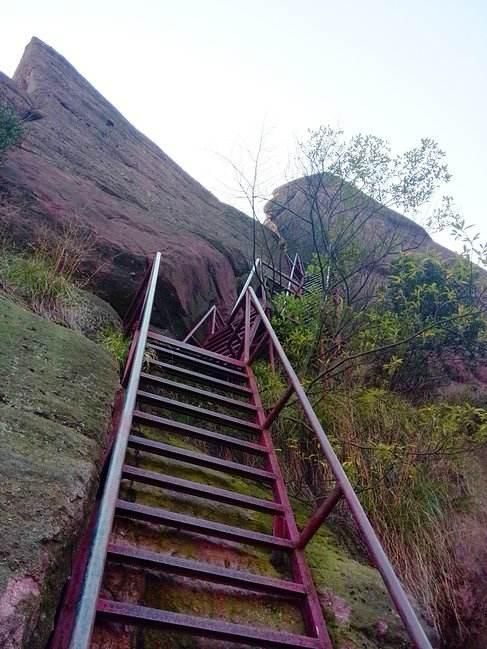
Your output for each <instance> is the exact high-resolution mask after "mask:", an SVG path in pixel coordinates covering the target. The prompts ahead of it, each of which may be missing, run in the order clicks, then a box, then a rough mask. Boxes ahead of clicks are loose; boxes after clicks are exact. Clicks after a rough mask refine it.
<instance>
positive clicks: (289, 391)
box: [264, 384, 294, 428]
mask: <svg viewBox="0 0 487 649" xmlns="http://www.w3.org/2000/svg"><path fill="white" fill-rule="evenodd" d="M293 392H294V387H293V385H292V384H289V385H288V386H287V388H286V391H285V392H284V394H283V395H282V397H281V398H280V399H279V401H278V402H277V403H276V405H275V406H274V408H273V409H272V410H271V411H270V413H269V414H268V415H267V417H266V420H265V422H264V428H269V427H270V426H271V425H272V423H273V421H274V419H276V417H278V416H279V415H280V414H281V410H282V409H283V408H284V406H285V405H286V403H287V402H288V400H289V397H290V396H291V395H292V393H293Z"/></svg>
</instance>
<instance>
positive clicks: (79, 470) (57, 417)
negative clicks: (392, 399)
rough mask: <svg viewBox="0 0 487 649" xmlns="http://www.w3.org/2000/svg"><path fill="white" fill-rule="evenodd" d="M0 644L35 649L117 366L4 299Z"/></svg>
mask: <svg viewBox="0 0 487 649" xmlns="http://www.w3.org/2000/svg"><path fill="white" fill-rule="evenodd" d="M0 359H1V360H0V363H1V372H2V386H1V388H0V479H1V483H2V488H1V490H0V511H1V512H2V516H1V519H0V646H1V647H2V648H4V649H19V648H20V647H25V649H27V648H28V649H41V648H43V647H44V646H45V642H46V639H47V637H48V635H49V632H50V630H51V628H52V624H53V616H54V613H55V610H56V606H57V603H58V600H59V597H60V595H61V592H62V586H63V583H64V581H65V579H66V577H67V575H68V574H69V567H70V566H69V562H70V554H71V551H72V549H73V544H74V543H75V542H76V540H77V538H78V536H79V533H80V531H81V529H82V527H83V524H84V521H85V515H86V513H87V511H88V510H89V508H90V506H91V500H92V497H93V494H94V489H95V487H96V481H97V477H98V469H99V462H100V458H101V454H102V448H103V445H104V442H105V433H106V431H107V427H108V424H109V420H110V413H111V407H110V405H111V402H112V399H113V396H114V393H115V390H116V387H117V383H118V378H117V368H116V365H115V362H114V360H113V359H112V358H111V357H110V355H109V354H108V353H107V352H105V351H104V350H103V349H102V348H101V347H99V346H98V345H96V344H95V343H93V342H91V341H89V340H88V339H87V338H85V337H84V336H82V335H80V334H77V333H75V332H73V331H70V330H69V329H66V328H65V327H61V326H59V325H56V324H53V323H51V322H47V321H45V320H42V319H41V318H39V317H37V316H35V315H33V314H32V313H30V312H28V311H26V310H24V309H22V308H21V307H19V306H17V305H14V304H13V303H11V302H9V301H8V300H6V299H5V298H2V297H0Z"/></svg>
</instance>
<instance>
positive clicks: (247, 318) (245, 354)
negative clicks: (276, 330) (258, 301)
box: [243, 291, 250, 363]
mask: <svg viewBox="0 0 487 649" xmlns="http://www.w3.org/2000/svg"><path fill="white" fill-rule="evenodd" d="M249 358H250V293H249V292H248V291H247V292H246V293H245V315H244V352H243V361H244V363H248V362H249Z"/></svg>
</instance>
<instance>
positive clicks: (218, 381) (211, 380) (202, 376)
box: [149, 360, 252, 396]
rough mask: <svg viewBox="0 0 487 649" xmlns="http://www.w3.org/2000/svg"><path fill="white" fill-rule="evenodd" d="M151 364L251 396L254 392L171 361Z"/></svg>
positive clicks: (151, 363)
mask: <svg viewBox="0 0 487 649" xmlns="http://www.w3.org/2000/svg"><path fill="white" fill-rule="evenodd" d="M149 364H150V365H154V366H155V367H157V368H161V370H166V371H167V372H170V373H173V374H180V375H181V376H187V377H189V378H190V379H191V380H192V381H196V382H198V383H204V384H210V385H215V386H216V387H217V388H222V389H227V390H229V391H231V392H239V393H241V394H247V395H249V396H250V395H251V394H252V390H251V389H250V388H246V387H245V386H243V385H240V384H238V383H231V382H230V381H224V380H223V379H217V378H215V377H214V376H210V375H209V374H202V373H200V372H195V371H193V370H187V369H185V368H184V367H179V366H178V365H173V364H171V363H163V362H162V361H153V360H151V361H150V363H149Z"/></svg>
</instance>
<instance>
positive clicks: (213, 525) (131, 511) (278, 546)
mask: <svg viewBox="0 0 487 649" xmlns="http://www.w3.org/2000/svg"><path fill="white" fill-rule="evenodd" d="M115 513H116V515H117V516H122V517H124V518H130V519H134V520H138V521H145V522H147V523H153V524H155V525H165V526H168V527H175V528H176V529H178V530H187V531H188V532H194V533H195V534H204V535H205V536H210V537H214V538H218V539H224V540H226V541H234V542H236V543H244V544H248V545H261V546H264V547H268V548H272V549H274V550H293V549H294V543H293V542H292V541H290V540H289V539H283V538H281V537H279V536H272V535H271V534H262V532H254V531H252V530H244V529H243V528H240V527H233V526H231V525H224V524H223V523H217V522H216V521H210V520H206V519H203V518H196V517H195V516H188V515H187V514H179V513H177V512H171V511H169V510H167V509H161V508H159V507H149V506H147V505H139V504H137V503H131V502H128V501H126V500H120V499H119V500H117V503H116V509H115Z"/></svg>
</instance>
